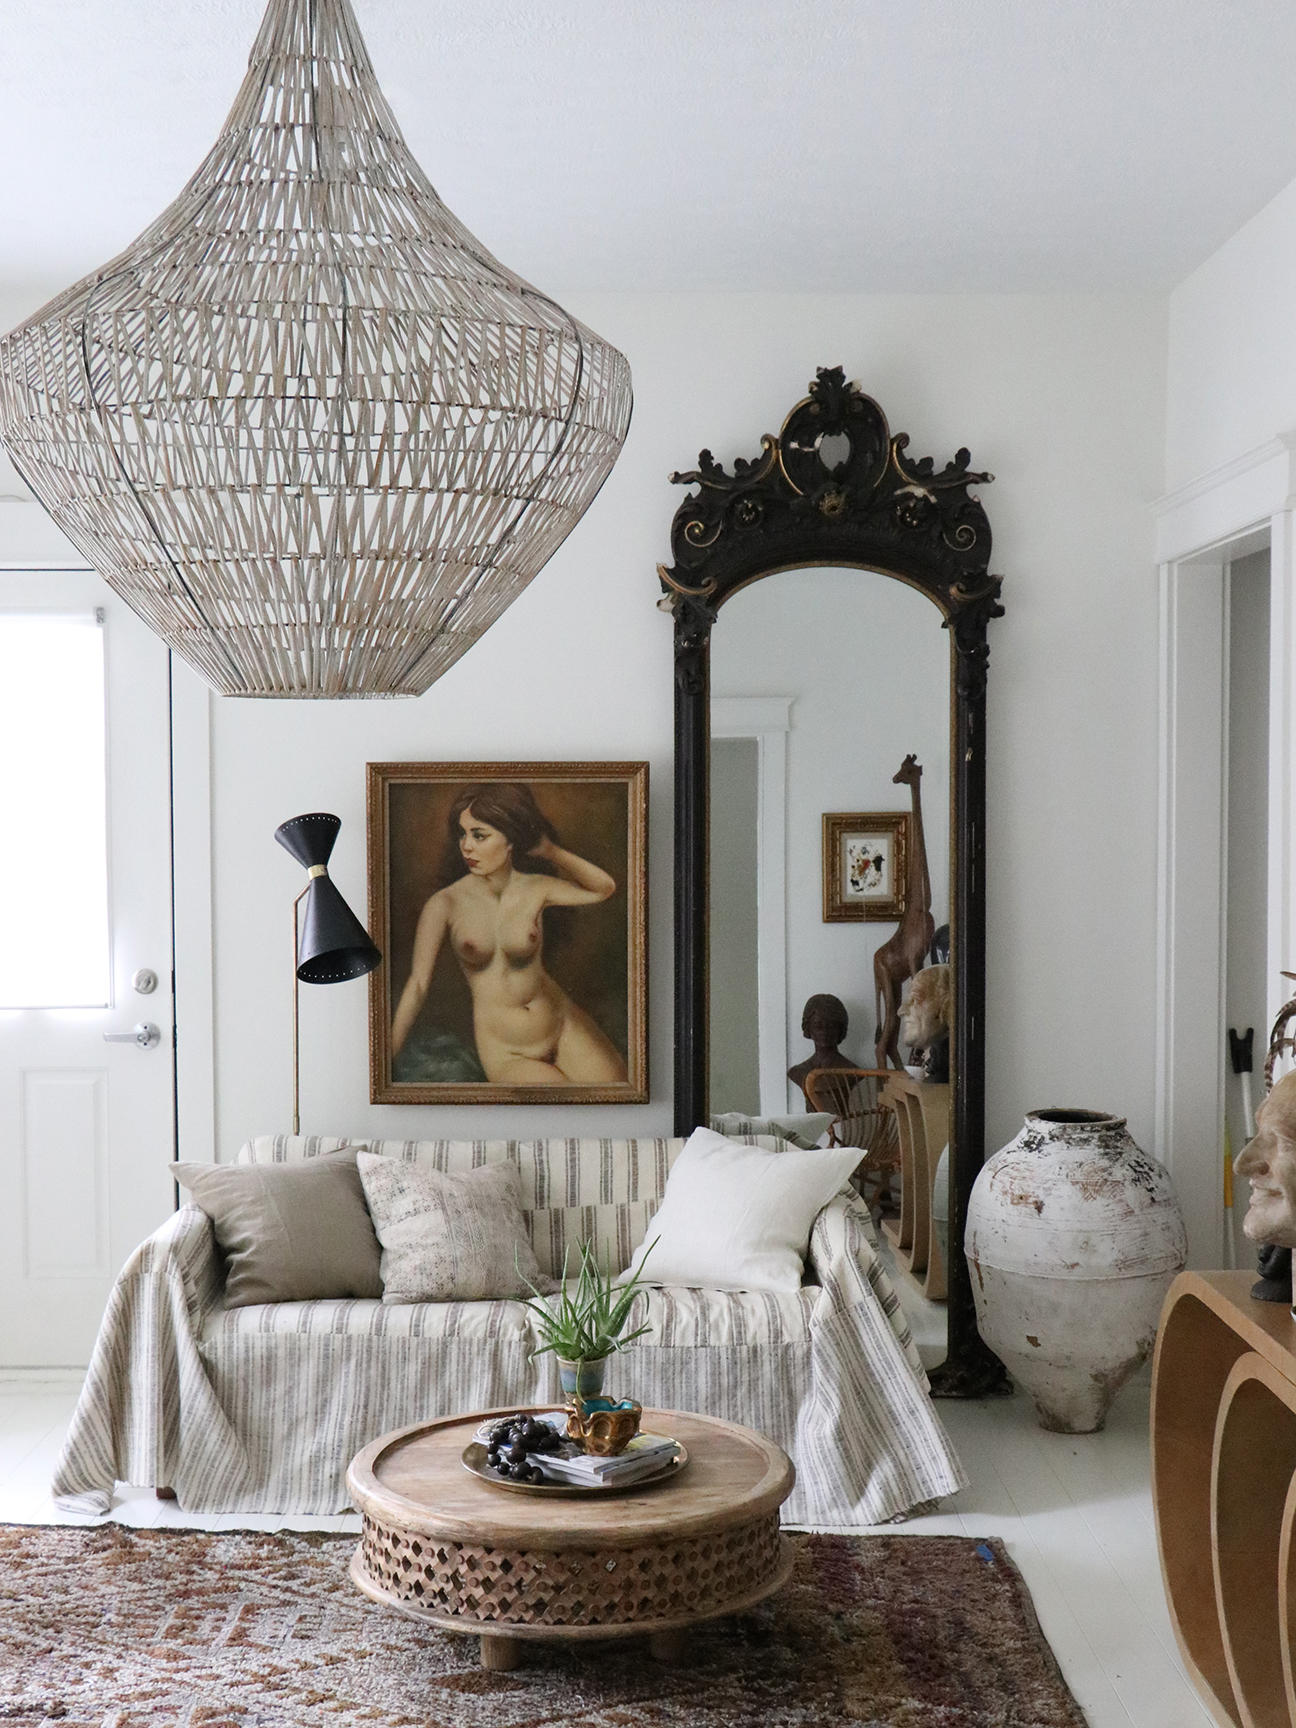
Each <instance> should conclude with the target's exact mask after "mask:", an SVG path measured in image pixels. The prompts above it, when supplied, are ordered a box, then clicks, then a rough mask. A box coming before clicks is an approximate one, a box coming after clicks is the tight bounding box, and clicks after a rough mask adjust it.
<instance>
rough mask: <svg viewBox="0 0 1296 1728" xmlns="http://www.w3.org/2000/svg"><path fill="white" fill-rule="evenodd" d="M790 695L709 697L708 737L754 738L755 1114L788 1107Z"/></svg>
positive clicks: (775, 1112)
mask: <svg viewBox="0 0 1296 1728" xmlns="http://www.w3.org/2000/svg"><path fill="white" fill-rule="evenodd" d="M792 702H793V698H792V697H791V696H713V697H712V698H711V736H712V737H713V738H754V739H755V740H756V746H757V751H758V764H759V765H758V768H757V777H758V786H759V799H760V801H759V806H758V812H757V818H756V835H757V838H756V908H757V910H756V918H757V935H756V966H757V990H758V993H759V997H760V1001H759V1005H758V1011H757V1013H758V1028H759V1031H758V1040H759V1051H760V1100H761V1114H762V1115H764V1116H781V1115H782V1114H783V1113H784V1111H785V1110H786V1109H787V1107H788V1102H787V1101H788V1079H787V1065H788V1055H787V1048H788V1014H787V735H788V732H789V731H790V730H791V727H792Z"/></svg>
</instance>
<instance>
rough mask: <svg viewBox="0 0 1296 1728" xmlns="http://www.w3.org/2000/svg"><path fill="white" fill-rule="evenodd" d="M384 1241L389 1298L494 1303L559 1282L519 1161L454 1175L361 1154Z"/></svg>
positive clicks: (385, 1283)
mask: <svg viewBox="0 0 1296 1728" xmlns="http://www.w3.org/2000/svg"><path fill="white" fill-rule="evenodd" d="M356 1163H357V1164H358V1166H359V1169H360V1180H361V1181H362V1182H363V1183H364V1191H365V1198H366V1199H367V1200H368V1202H369V1211H370V1213H371V1214H372V1216H373V1221H374V1229H375V1230H376V1231H377V1232H378V1240H379V1241H380V1242H381V1243H382V1280H383V1301H384V1302H388V1303H393V1302H489V1301H493V1300H496V1299H498V1298H501V1297H510V1296H513V1297H517V1296H522V1297H526V1296H530V1295H531V1289H530V1285H529V1284H528V1282H527V1281H528V1280H530V1284H534V1285H535V1287H536V1289H537V1290H542V1291H546V1292H547V1291H552V1290H556V1289H557V1288H558V1286H557V1285H556V1284H555V1283H554V1281H553V1280H552V1279H551V1278H546V1277H544V1275H543V1274H542V1273H541V1271H540V1268H539V1266H538V1265H537V1264H536V1257H535V1254H534V1252H533V1250H532V1247H531V1242H530V1238H529V1237H528V1236H527V1231H526V1222H525V1220H524V1219H523V1217H522V1186H521V1183H522V1178H521V1172H520V1171H519V1170H518V1167H517V1165H516V1164H510V1163H504V1164H482V1165H479V1166H478V1168H477V1169H476V1170H467V1171H465V1172H464V1173H463V1174H462V1175H459V1176H453V1175H451V1174H450V1173H449V1172H448V1171H443V1170H432V1169H429V1168H428V1166H427V1165H426V1164H407V1163H406V1162H405V1161H404V1160H403V1159H401V1158H381V1157H378V1156H377V1155H376V1154H375V1153H372V1152H362V1153H360V1155H359V1157H358V1158H357V1160H356Z"/></svg>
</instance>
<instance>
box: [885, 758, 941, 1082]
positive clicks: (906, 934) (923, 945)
mask: <svg viewBox="0 0 1296 1728" xmlns="http://www.w3.org/2000/svg"><path fill="white" fill-rule="evenodd" d="M921 780H922V768H921V767H920V765H919V762H918V758H917V757H916V756H906V757H905V759H904V761H903V762H902V763H901V764H900V772H899V773H898V774H895V775H893V776H892V783H893V784H894V785H896V786H907V787H908V788H909V796H910V798H911V799H912V800H913V826H912V830H911V833H910V835H909V860H908V868H907V870H906V872H905V909H904V915H903V917H902V918H901V920H900V928H899V929H898V930H897V931H896V933H895V935H894V936H893V937H892V938H891V940H890V941H889V942H884V943H883V944H882V946H881V947H880V948H879V949H878V951H877V953H876V954H875V955H874V956H873V986H874V989H875V990H876V991H877V1016H878V1025H877V1038H876V1039H875V1041H874V1045H873V1049H874V1060H875V1062H876V1064H877V1066H878V1067H879V1068H885V1067H886V1066H887V1061H888V1058H889V1059H890V1062H891V1065H892V1067H895V1068H903V1067H904V1063H903V1062H902V1061H901V1059H900V991H901V989H902V987H903V985H904V981H905V979H906V978H912V977H913V975H914V973H915V972H918V971H920V970H921V968H922V964H923V961H924V960H925V959H926V958H927V951H928V949H929V948H930V947H931V941H932V937H933V936H934V935H935V934H936V921H935V919H934V918H933V917H932V910H931V877H930V876H929V875H928V873H927V845H926V842H925V841H924V839H923V820H922V796H921V793H920V791H919V782H920V781H921Z"/></svg>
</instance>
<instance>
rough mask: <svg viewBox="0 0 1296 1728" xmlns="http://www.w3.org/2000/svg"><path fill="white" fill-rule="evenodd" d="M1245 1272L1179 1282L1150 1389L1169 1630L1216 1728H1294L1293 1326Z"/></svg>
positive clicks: (1165, 1316)
mask: <svg viewBox="0 0 1296 1728" xmlns="http://www.w3.org/2000/svg"><path fill="white" fill-rule="evenodd" d="M1255 1276H1256V1275H1255V1273H1254V1272H1183V1273H1181V1274H1180V1275H1179V1277H1178V1278H1176V1280H1175V1282H1174V1283H1173V1285H1172V1286H1171V1288H1170V1293H1169V1295H1168V1296H1167V1297H1166V1305H1165V1308H1164V1310H1163V1311H1162V1315H1161V1325H1160V1329H1159V1331H1158V1334H1157V1347H1156V1359H1155V1366H1154V1369H1153V1376H1152V1498H1153V1505H1154V1507H1155V1510H1156V1522H1157V1540H1158V1542H1159V1544H1160V1549H1161V1572H1162V1576H1163V1578H1164V1579H1165V1587H1166V1594H1167V1596H1168V1597H1169V1601H1170V1618H1171V1620H1172V1622H1173V1624H1174V1629H1175V1635H1176V1637H1177V1638H1178V1640H1179V1647H1180V1649H1181V1650H1182V1652H1183V1657H1184V1661H1185V1663H1186V1665H1187V1668H1188V1672H1189V1674H1190V1675H1191V1676H1192V1679H1193V1682H1194V1684H1195V1685H1196V1687H1197V1690H1198V1691H1199V1692H1200V1693H1201V1695H1202V1697H1203V1699H1204V1700H1205V1702H1206V1704H1207V1705H1208V1706H1209V1708H1210V1709H1211V1711H1212V1712H1213V1713H1214V1715H1215V1718H1216V1720H1217V1721H1218V1722H1219V1723H1220V1724H1221V1728H1296V1684H1294V1682H1293V1653H1292V1644H1293V1637H1294V1628H1293V1616H1294V1615H1296V1552H1293V1548H1294V1538H1293V1524H1294V1523H1296V1320H1293V1318H1292V1315H1291V1312H1290V1310H1289V1309H1288V1308H1286V1307H1285V1306H1279V1305H1277V1304H1274V1303H1265V1302H1252V1301H1251V1299H1250V1294H1249V1293H1250V1289H1251V1286H1252V1284H1253V1283H1254V1282H1255Z"/></svg>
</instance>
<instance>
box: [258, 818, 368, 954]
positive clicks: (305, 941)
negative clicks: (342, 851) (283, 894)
mask: <svg viewBox="0 0 1296 1728" xmlns="http://www.w3.org/2000/svg"><path fill="white" fill-rule="evenodd" d="M341 826H342V824H341V822H340V821H339V820H338V818H337V817H336V816H328V815H325V814H324V813H323V812H322V811H315V812H313V813H312V814H310V815H308V816H294V817H293V819H292V821H291V822H283V823H281V824H280V825H279V827H278V828H276V829H275V839H276V840H277V841H278V842H279V844H280V845H281V846H282V847H283V848H284V849H285V851H288V852H291V853H292V855H293V857H294V858H295V859H296V860H297V862H298V863H299V864H304V865H305V866H306V868H307V869H310V868H311V867H312V866H315V865H318V866H320V867H323V866H324V865H326V864H327V863H328V861H329V857H330V855H331V853H332V851H333V842H334V841H335V840H336V839H337V835H338V829H339V828H341ZM381 959H382V955H381V953H380V952H379V951H378V949H377V948H375V947H374V945H373V943H372V942H371V941H370V940H369V932H368V931H367V930H366V929H365V927H364V925H363V924H362V923H361V922H360V920H359V919H358V918H357V917H356V915H355V913H354V912H353V911H352V910H351V908H350V907H349V906H348V905H347V903H346V901H345V900H344V899H343V898H342V896H341V894H339V893H338V890H337V888H336V886H335V885H334V883H333V881H332V879H331V878H330V877H328V876H316V877H314V878H313V879H312V880H311V881H310V882H309V883H308V885H307V888H306V895H305V898H304V900H303V901H302V907H301V919H300V933H299V935H298V939H297V976H298V977H299V978H300V979H301V981H302V983H303V984H340V983H342V982H343V981H344V980H345V979H347V978H363V977H364V975H365V973H366V972H372V971H373V969H374V967H375V966H376V965H377V964H378V963H379V961H380V960H381Z"/></svg>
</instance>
